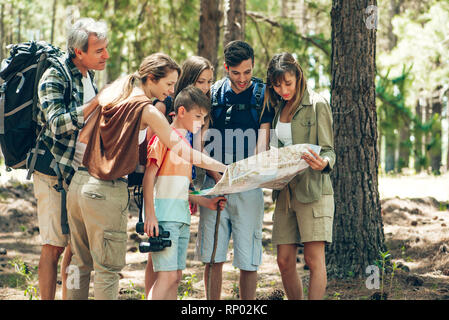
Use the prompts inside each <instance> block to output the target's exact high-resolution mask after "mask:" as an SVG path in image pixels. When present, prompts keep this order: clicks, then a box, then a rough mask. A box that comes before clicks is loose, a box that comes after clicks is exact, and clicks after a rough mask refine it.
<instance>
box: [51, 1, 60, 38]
mask: <svg viewBox="0 0 449 320" xmlns="http://www.w3.org/2000/svg"><path fill="white" fill-rule="evenodd" d="M57 7H58V0H53V10H52V15H51V34H50V43H54V41H55V21H56V9H57Z"/></svg>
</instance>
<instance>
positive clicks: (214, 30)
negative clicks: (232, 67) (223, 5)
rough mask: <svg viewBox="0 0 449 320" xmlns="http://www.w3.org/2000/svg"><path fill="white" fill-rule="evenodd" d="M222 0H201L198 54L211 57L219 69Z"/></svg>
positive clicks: (211, 60) (213, 63) (210, 59)
mask: <svg viewBox="0 0 449 320" xmlns="http://www.w3.org/2000/svg"><path fill="white" fill-rule="evenodd" d="M221 17H222V13H221V11H220V0H201V9H200V32H199V39H198V55H199V56H202V57H205V58H207V59H209V61H210V62H211V63H212V65H213V66H214V69H215V72H214V73H215V75H216V74H217V69H218V44H219V42H218V40H219V38H220V21H221Z"/></svg>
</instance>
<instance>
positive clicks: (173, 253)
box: [151, 221, 190, 272]
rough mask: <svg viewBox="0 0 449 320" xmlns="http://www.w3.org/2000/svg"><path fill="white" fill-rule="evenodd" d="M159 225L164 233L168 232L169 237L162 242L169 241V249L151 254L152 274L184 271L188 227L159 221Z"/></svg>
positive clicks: (188, 237) (177, 223)
mask: <svg viewBox="0 0 449 320" xmlns="http://www.w3.org/2000/svg"><path fill="white" fill-rule="evenodd" d="M159 225H160V226H162V228H164V230H165V231H168V232H170V237H169V238H168V239H164V240H171V247H166V248H164V250H162V251H158V252H152V253H151V257H152V259H153V270H154V272H159V271H176V270H184V269H185V268H186V260H187V248H188V246H189V239H190V225H188V224H185V223H182V222H171V221H159Z"/></svg>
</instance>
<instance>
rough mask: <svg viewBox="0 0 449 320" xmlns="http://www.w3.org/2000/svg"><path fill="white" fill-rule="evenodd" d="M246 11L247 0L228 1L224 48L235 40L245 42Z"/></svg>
mask: <svg viewBox="0 0 449 320" xmlns="http://www.w3.org/2000/svg"><path fill="white" fill-rule="evenodd" d="M245 11H246V0H228V1H226V5H225V16H226V24H225V31H224V37H223V38H224V39H223V47H224V46H226V45H227V44H228V43H229V42H231V41H233V40H245Z"/></svg>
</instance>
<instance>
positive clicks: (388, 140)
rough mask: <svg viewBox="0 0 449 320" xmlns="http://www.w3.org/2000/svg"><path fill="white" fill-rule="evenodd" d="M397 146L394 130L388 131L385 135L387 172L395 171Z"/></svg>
mask: <svg viewBox="0 0 449 320" xmlns="http://www.w3.org/2000/svg"><path fill="white" fill-rule="evenodd" d="M396 145H397V139H396V135H395V134H394V130H393V129H391V128H390V129H388V132H386V133H385V172H386V173H388V172H391V171H394V169H395V163H396V157H395V155H396Z"/></svg>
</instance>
